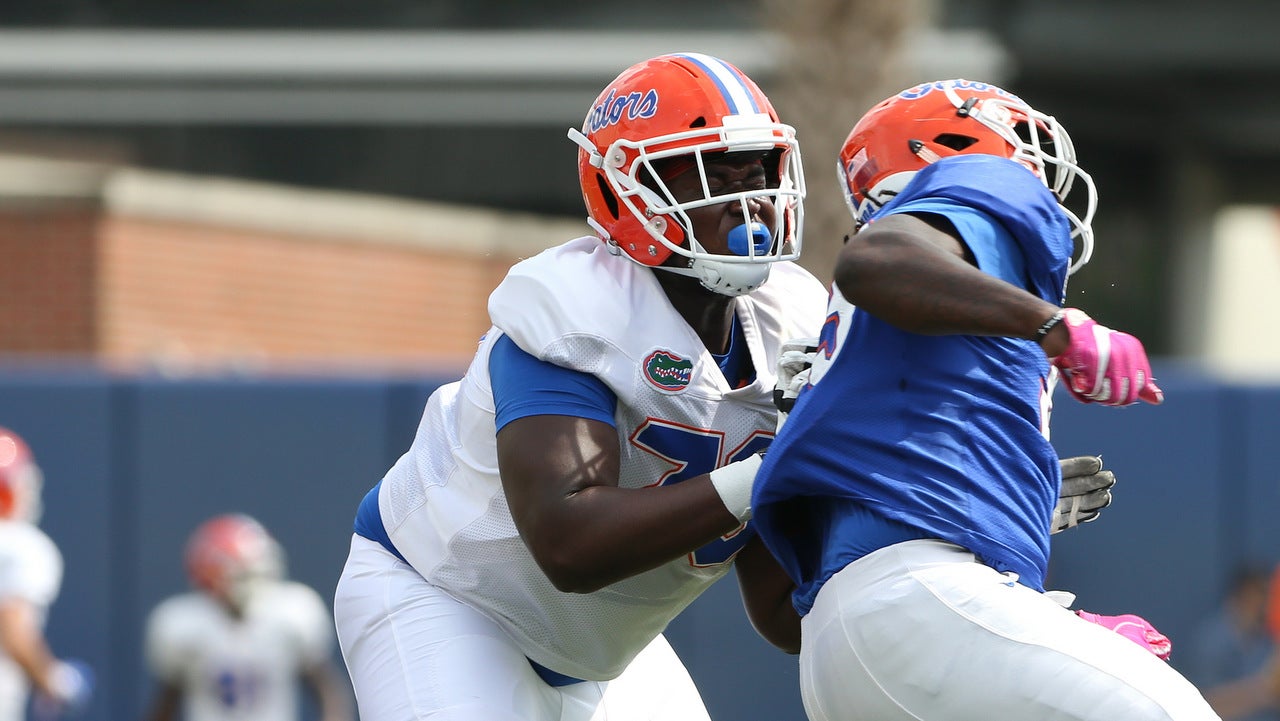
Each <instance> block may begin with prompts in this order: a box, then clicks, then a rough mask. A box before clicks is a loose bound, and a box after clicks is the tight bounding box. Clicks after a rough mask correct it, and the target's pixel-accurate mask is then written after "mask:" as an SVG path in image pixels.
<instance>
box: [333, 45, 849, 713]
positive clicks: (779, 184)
mask: <svg viewBox="0 0 1280 721" xmlns="http://www.w3.org/2000/svg"><path fill="white" fill-rule="evenodd" d="M570 137H571V138H572V139H573V140H574V141H575V142H576V143H577V152H578V168H579V178H580V181H581V187H582V192H583V197H584V201H585V203H586V206H587V210H588V214H589V223H590V225H591V226H592V228H593V229H594V230H595V232H596V234H597V235H593V236H588V237H583V238H578V239H576V240H571V241H569V242H567V243H565V244H563V245H560V246H558V247H554V248H551V249H549V250H547V251H544V252H543V253H541V254H539V255H537V256H535V257H533V258H530V259H528V260H526V261H523V262H521V263H519V264H517V265H516V266H515V267H514V268H512V270H511V271H510V272H509V273H508V275H507V277H506V278H505V279H504V280H503V281H502V283H501V284H500V285H499V286H498V288H497V289H496V290H495V291H494V292H493V294H492V296H491V297H490V299H489V315H490V319H491V321H492V324H493V327H492V328H491V329H490V331H489V332H488V333H487V334H486V335H485V337H484V339H483V341H482V342H481V344H480V348H479V351H478V353H477V354H476V357H475V359H474V361H473V362H472V364H471V366H470V368H469V369H468V370H467V373H466V375H465V377H464V378H463V379H462V380H461V381H459V382H457V383H452V384H449V385H446V386H443V387H442V388H440V389H439V390H437V391H436V392H435V393H434V394H433V395H432V396H431V398H430V399H429V400H428V402H427V406H426V409H425V412H424V414H423V417H422V422H421V424H420V426H419V428H418V432H417V437H416V438H415V440H414V442H413V445H412V446H411V448H410V449H409V451H408V453H406V454H405V455H404V456H403V457H402V458H401V459H400V460H399V461H398V462H397V463H396V464H395V466H394V467H393V468H391V470H390V471H389V472H388V473H387V474H386V476H385V477H384V479H383V480H382V481H381V482H380V483H379V484H377V486H375V488H374V489H373V490H372V491H371V492H370V493H369V495H368V496H367V497H366V498H365V501H364V503H362V504H361V506H360V509H359V511H358V515H357V520H356V535H355V536H354V537H353V539H352V545H351V554H350V557H349V558H348V560H347V564H346V567H345V569H344V570H343V573H342V577H341V580H340V581H339V583H338V589H337V596H336V600H335V604H334V605H335V614H336V618H337V625H338V637H339V641H340V643H341V646H342V650H343V655H344V657H345V659H346V663H347V668H348V670H349V671H350V673H351V676H352V680H353V682H354V685H355V689H356V697H357V701H358V704H359V710H360V716H361V718H362V719H363V721H405V720H408V719H420V718H431V719H439V720H441V721H444V720H445V719H449V720H457V721H463V720H465V721H474V720H475V719H485V720H486V721H514V720H515V719H520V720H522V721H530V720H532V721H575V720H581V721H587V719H592V720H594V721H624V720H627V721H630V720H640V719H681V720H682V721H696V720H697V719H706V718H707V712H706V710H705V709H704V707H703V703H702V701H701V698H700V697H699V694H698V692H697V690H696V689H695V688H694V686H693V683H692V680H691V679H690V677H689V675H688V673H687V671H686V670H685V668H684V666H683V664H682V663H681V662H680V660H679V659H678V658H677V657H676V655H675V653H674V652H673V651H672V649H671V647H670V646H669V645H668V643H667V641H666V640H665V638H664V637H663V636H662V632H663V630H664V629H665V628H666V626H667V624H668V622H669V621H671V619H672V618H674V617H675V616H676V615H677V614H678V613H680V611H681V610H683V609H684V608H685V607H686V606H687V605H688V604H689V603H690V602H691V601H693V599H694V598H695V597H697V596H698V594H700V593H701V592H702V591H703V590H704V589H705V588H707V587H708V585H710V584H711V583H712V582H714V581H715V580H716V579H718V578H720V577H721V576H723V575H724V574H725V573H726V572H727V571H728V570H729V569H730V566H731V564H736V568H737V571H738V575H739V578H740V580H741V582H742V585H743V587H744V589H745V590H746V593H747V595H748V598H749V599H757V598H763V599H765V600H764V601H763V603H766V604H768V605H771V606H773V607H775V608H778V609H779V610H780V611H781V612H782V613H783V615H784V617H785V621H784V624H783V626H784V627H783V630H782V633H783V634H784V635H786V636H788V637H790V638H796V637H797V632H798V625H796V619H795V618H794V612H793V611H791V609H790V608H789V605H788V603H787V600H786V599H787V589H789V587H790V582H789V581H788V580H787V579H786V577H785V576H784V575H783V574H782V573H781V572H780V569H778V567H777V566H776V564H775V563H774V562H773V561H772V559H771V558H770V557H769V555H768V552H767V551H766V550H765V549H764V547H763V546H762V545H760V543H759V541H758V540H757V539H756V538H755V536H754V533H752V532H751V530H750V528H749V527H745V526H744V524H745V522H746V521H747V520H748V519H749V518H750V511H749V508H748V503H749V500H750V495H751V485H752V482H753V479H754V476H755V469H756V467H757V466H758V465H759V463H760V458H759V456H758V455H756V453H757V451H760V450H761V449H763V448H764V447H765V446H766V445H767V444H768V442H769V440H770V439H771V438H772V436H773V432H774V427H775V413H774V408H773V404H772V400H771V397H772V391H773V387H774V377H773V373H774V370H773V363H774V360H775V359H776V357H777V355H778V349H779V346H780V344H781V343H782V341H783V340H785V339H787V338H791V337H794V336H804V335H814V334H816V333H817V331H818V328H819V325H820V324H821V321H822V313H823V308H824V306H825V303H826V291H825V289H824V287H823V286H822V284H821V283H819V282H818V281H817V280H816V279H815V278H814V277H813V276H811V275H810V274H809V273H807V272H806V271H804V270H802V269H801V268H800V267H799V266H797V265H795V264H794V263H792V262H790V261H792V260H793V259H794V258H796V257H797V255H798V253H799V251H800V247H799V232H800V225H801V222H802V217H801V216H802V206H801V200H802V196H803V193H804V182H803V177H802V173H801V167H800V155H799V150H798V147H797V145H796V141H795V137H794V133H793V130H792V128H790V127H789V126H787V125H784V124H782V123H781V122H780V121H779V119H778V116H777V114H776V113H775V112H774V109H773V108H772V106H771V105H770V103H769V100H768V99H767V98H766V97H765V95H764V94H763V93H762V92H761V91H760V89H759V88H758V87H757V86H756V85H755V84H754V83H753V82H752V81H751V80H750V79H749V78H747V77H746V76H745V75H743V74H742V73H741V72H740V71H739V70H738V69H737V68H735V67H733V66H731V65H730V64H728V63H726V62H724V61H721V60H719V59H716V58H713V57H709V56H706V55H701V54H696V53H688V54H674V55H666V56H661V57H657V58H653V59H650V60H646V61H644V62H641V63H638V64H637V65H635V66H633V67H631V68H629V69H627V70H625V71H624V72H623V73H622V74H621V75H619V76H618V78H617V79H616V80H614V81H613V82H612V83H610V84H609V86H608V87H607V88H605V90H604V91H603V92H602V93H601V94H600V96H599V98H598V99H597V100H596V102H595V103H594V104H593V107H592V108H591V109H590V110H589V112H588V114H587V118H586V120H585V122H584V123H583V126H582V128H581V130H580V131H579V130H577V129H575V130H572V131H570ZM526 170H528V171H529V172H531V173H535V174H536V173H537V169H536V168H527V169H526ZM511 232H519V228H512V229H511ZM762 615H768V614H762ZM762 627H763V628H764V629H765V632H766V633H769V632H770V630H769V628H768V622H762Z"/></svg>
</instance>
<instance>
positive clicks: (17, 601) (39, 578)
mask: <svg viewBox="0 0 1280 721" xmlns="http://www.w3.org/2000/svg"><path fill="white" fill-rule="evenodd" d="M42 485H43V476H42V474H41V472H40V467H39V466H38V465H37V464H36V461H35V458H34V456H33V455H32V453H31V449H30V447H29V446H28V445H27V444H26V442H25V441H24V440H23V439H22V437H21V436H19V435H18V434H16V433H14V432H13V431H11V430H9V429H7V428H0V721H20V720H21V719H23V718H26V715H25V711H26V706H27V697H28V695H29V693H30V691H31V689H32V687H34V688H35V690H36V695H35V698H34V699H33V707H34V709H35V711H36V712H37V714H38V715H41V716H42V717H51V716H53V715H55V714H59V713H70V712H74V711H77V710H80V709H82V708H84V706H85V705H87V704H88V702H89V699H90V696H91V694H92V691H93V676H92V673H91V672H90V671H89V669H88V667H87V666H85V665H84V664H83V663H82V662H79V661H67V660H61V659H58V658H56V657H55V656H54V655H53V653H52V652H51V651H50V650H49V645H48V643H47V642H46V640H45V636H44V624H45V616H46V615H47V613H48V609H49V606H50V604H52V603H53V601H54V599H55V598H57V596H58V591H59V589H60V588H61V585H62V554H61V553H60V552H59V551H58V547H57V546H56V545H54V543H53V541H52V540H51V539H50V538H49V536H47V535H45V533H44V532H43V531H41V530H40V529H39V528H38V527H37V526H36V523H37V522H38V521H39V519H40V511H41V498H40V494H41V487H42Z"/></svg>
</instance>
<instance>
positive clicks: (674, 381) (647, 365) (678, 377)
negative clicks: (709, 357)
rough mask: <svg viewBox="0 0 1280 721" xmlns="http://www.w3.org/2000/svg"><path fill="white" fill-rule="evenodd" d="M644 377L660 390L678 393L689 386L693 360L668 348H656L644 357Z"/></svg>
mask: <svg viewBox="0 0 1280 721" xmlns="http://www.w3.org/2000/svg"><path fill="white" fill-rule="evenodd" d="M644 377H645V378H647V379H648V380H649V382H650V383H652V384H653V385H654V386H656V387H657V388H658V390H660V391H666V392H668V393H677V392H679V391H682V390H684V389H685V388H688V387H689V380H690V379H691V378H692V377H693V361H691V360H687V359H684V358H681V357H680V356H678V355H676V354H675V353H672V352H671V351H666V350H656V351H654V352H652V353H650V354H649V357H648V358H645V359H644Z"/></svg>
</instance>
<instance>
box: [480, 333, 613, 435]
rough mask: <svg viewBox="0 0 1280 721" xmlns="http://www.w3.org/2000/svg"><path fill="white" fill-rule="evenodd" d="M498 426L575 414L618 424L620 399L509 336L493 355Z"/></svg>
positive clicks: (491, 368)
mask: <svg viewBox="0 0 1280 721" xmlns="http://www.w3.org/2000/svg"><path fill="white" fill-rule="evenodd" d="M489 378H490V381H491V382H492V384H493V402H494V406H495V408H496V414H497V418H496V419H495V420H496V424H497V428H498V429H501V428H502V427H503V426H505V425H506V424H508V423H510V422H511V421H514V420H516V419H518V418H524V417H526V416H544V415H557V416H575V417H578V418H590V419H591V420H595V421H601V422H603V423H608V424H609V425H611V426H612V425H614V420H613V416H614V412H615V411H616V410H617V406H618V398H617V396H615V395H614V394H613V391H611V390H609V387H608V386H607V385H605V384H604V381H602V380H600V379H599V378H596V377H595V376H593V375H591V374H589V373H581V372H579V371H574V370H569V369H568V368H564V367H561V366H558V365H555V364H554V363H548V362H546V361H541V360H538V359H537V358H534V357H533V356H532V355H529V354H528V353H526V352H524V351H523V350H521V349H520V346H517V345H516V344H515V341H513V340H511V339H510V338H508V337H507V336H505V335H504V336H503V337H501V338H499V339H498V340H497V341H496V342H495V343H494V344H493V349H492V350H491V351H490V353H489Z"/></svg>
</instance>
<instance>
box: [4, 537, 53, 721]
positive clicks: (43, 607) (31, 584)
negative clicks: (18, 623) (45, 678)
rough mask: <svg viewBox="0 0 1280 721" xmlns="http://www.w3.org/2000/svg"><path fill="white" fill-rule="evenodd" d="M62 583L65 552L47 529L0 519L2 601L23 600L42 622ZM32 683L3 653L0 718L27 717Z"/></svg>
mask: <svg viewBox="0 0 1280 721" xmlns="http://www.w3.org/2000/svg"><path fill="white" fill-rule="evenodd" d="M61 586H62V554H61V553H60V552H59V551H58V547H57V546H56V545H54V543H53V541H52V540H51V539H50V538H49V537H48V536H47V535H45V533H44V531H41V530H40V529H39V528H37V527H35V526H33V525H32V524H30V523H27V522H25V521H12V520H11V521H0V600H10V599H21V600H24V601H26V602H27V603H30V604H31V605H32V607H33V608H34V609H35V610H36V612H37V613H38V614H39V621H40V623H41V625H43V624H44V617H45V615H46V614H47V613H48V610H49V606H50V605H51V604H52V603H53V601H54V599H56V598H57V597H58V590H59V588H61ZM30 691H31V682H30V681H29V680H28V679H27V675H26V673H24V672H23V670H22V669H21V668H19V667H18V665H17V664H16V663H14V662H13V661H12V660H11V659H10V658H9V657H8V656H5V655H4V653H3V652H0V721H21V719H23V718H25V708H26V702H27V695H28V694H29V693H30Z"/></svg>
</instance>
